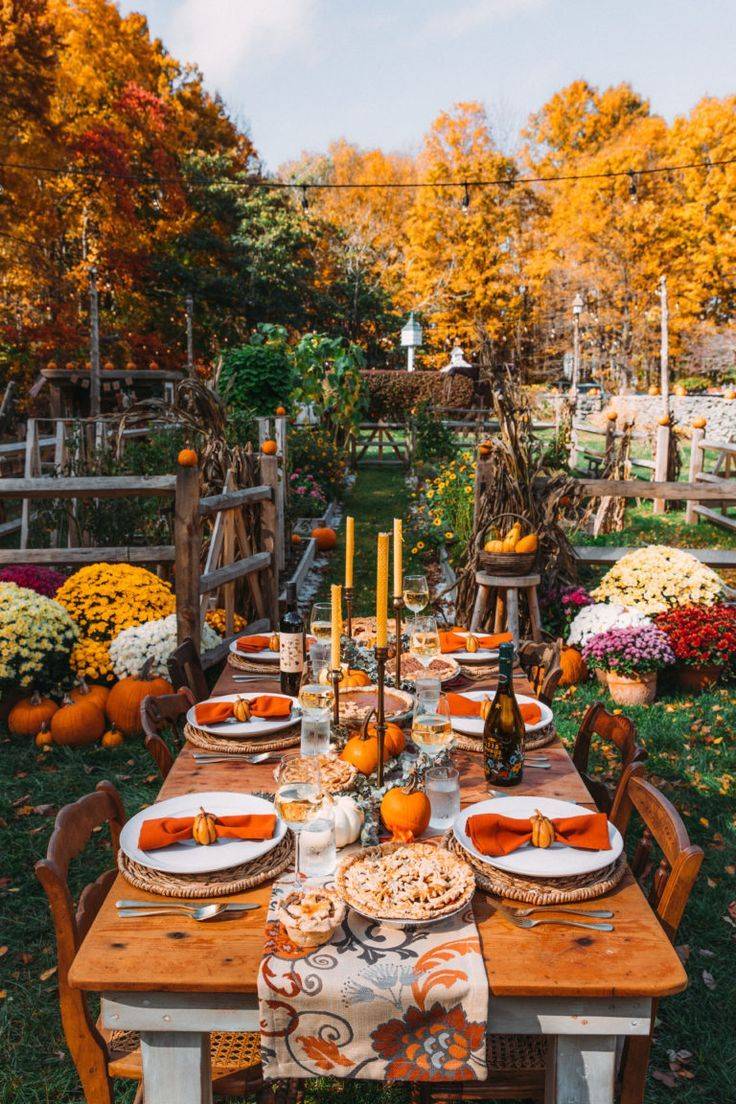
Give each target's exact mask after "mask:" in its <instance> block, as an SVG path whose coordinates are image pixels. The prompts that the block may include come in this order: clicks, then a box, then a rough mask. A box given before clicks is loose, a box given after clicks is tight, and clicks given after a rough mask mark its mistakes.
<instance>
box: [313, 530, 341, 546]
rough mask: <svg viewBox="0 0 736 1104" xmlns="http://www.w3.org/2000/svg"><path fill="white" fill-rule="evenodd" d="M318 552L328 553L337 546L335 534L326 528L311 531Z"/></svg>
mask: <svg viewBox="0 0 736 1104" xmlns="http://www.w3.org/2000/svg"><path fill="white" fill-rule="evenodd" d="M311 535H312V537H313V538H314V540H316V542H317V548H318V550H319V551H320V552H330V551H331V550H332V549H333V548H334V547H335V545H336V544H337V533H336V532H335V530H334V529H330V528H328V527H324V528H317V529H313V530H312V533H311Z"/></svg>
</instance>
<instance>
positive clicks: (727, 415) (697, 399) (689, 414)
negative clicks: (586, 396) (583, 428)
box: [590, 395, 736, 441]
mask: <svg viewBox="0 0 736 1104" xmlns="http://www.w3.org/2000/svg"><path fill="white" fill-rule="evenodd" d="M670 406H671V409H672V412H673V413H674V415H675V420H676V422H677V423H678V424H679V425H683V426H690V425H692V422H693V419H694V418H701V417H702V418H705V419H706V420H707V422H708V428H707V434H708V436H709V437H710V438H711V440H716V441H732V440H733V439H734V438H736V401H734V400H729V399H724V398H722V397H721V396H720V395H685V396H683V397H680V396H677V395H675V396H672V397H671V399H670ZM608 407H609V408H611V409H613V410H616V411H617V412H618V417H619V422H622V421H623V420H624V418H627V419H629V420H631V419H635V420H636V428H637V429H639V430H649V429H653V428H654V427H655V426H656V424H657V419H658V418H659V417H660V415H661V413H662V399H661V396H659V395H613V396H612V397H611V398H610V399H609V401H608ZM590 420H591V421H593V417H591V419H590ZM595 420H596V421H598V420H601V421H602V420H603V418H602V415H600V414H599V415H598V418H596V419H595Z"/></svg>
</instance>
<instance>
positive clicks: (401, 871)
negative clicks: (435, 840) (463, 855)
mask: <svg viewBox="0 0 736 1104" xmlns="http://www.w3.org/2000/svg"><path fill="white" fill-rule="evenodd" d="M335 889H336V891H337V893H338V894H339V895H340V897H342V899H343V901H345V903H346V904H348V905H351V906H352V907H353V908H355V909H357V911H358V912H360V913H363V914H364V915H367V916H370V917H374V918H375V919H377V920H435V919H438V918H440V917H442V916H445V915H448V914H449V913H454V912H456V911H458V910H459V909H461V908H462V907H463V906H464V905H466V904H467V903H468V902H469V901H470V899H471V897H472V896H473V893H474V891H475V877H474V875H473V871H472V869H471V867H470V866H469V864H468V863H466V862H464V861H463V860H462V859H460V858H458V856H457V855H453V854H452V853H451V852H449V851H445V850H444V849H441V848H439V847H436V846H435V845H434V844H432V843H384V844H382V845H381V846H380V847H370V848H367V849H366V850H364V851H360V852H358V853H357V854H355V855H350V856H348V858H347V859H345V860H344V861H343V862H342V863H341V864H340V866H339V867H338V870H337V874H336V876H335Z"/></svg>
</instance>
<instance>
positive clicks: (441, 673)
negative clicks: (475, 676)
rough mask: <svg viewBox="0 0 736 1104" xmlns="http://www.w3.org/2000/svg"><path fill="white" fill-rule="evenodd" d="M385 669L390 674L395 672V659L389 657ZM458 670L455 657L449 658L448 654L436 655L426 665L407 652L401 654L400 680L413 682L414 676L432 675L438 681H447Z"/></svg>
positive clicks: (453, 676)
mask: <svg viewBox="0 0 736 1104" xmlns="http://www.w3.org/2000/svg"><path fill="white" fill-rule="evenodd" d="M386 670H387V671H388V673H389V674H390V675H395V674H396V660H395V659H390V660H389V661H388V663H387V664H386ZM459 671H460V666H459V664H458V662H457V660H456V659H451V658H450V657H449V656H437V657H436V658H435V659H433V660H432V661H431V663H429V665H428V666H426V667H425V666H424V664H423V663H420V662H419V660H418V659H417V657H416V656H413V655H411V654H409V653H406V654H402V656H401V679H402V682H403V680H404V679H406V681H407V682H414V680H415V679H416V678H422V677H423V676H424V677H426V676H428V675H433V676H434V677H435V678H438V679H439V680H440V682H449V680H450V679H453V678H455V676H456V675H457V674H458V672H459Z"/></svg>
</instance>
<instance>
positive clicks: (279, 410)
mask: <svg viewBox="0 0 736 1104" xmlns="http://www.w3.org/2000/svg"><path fill="white" fill-rule="evenodd" d="M285 413H286V407H285V406H277V407H276V415H277V416H278V417H279V418H283V416H284V414H285Z"/></svg>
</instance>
